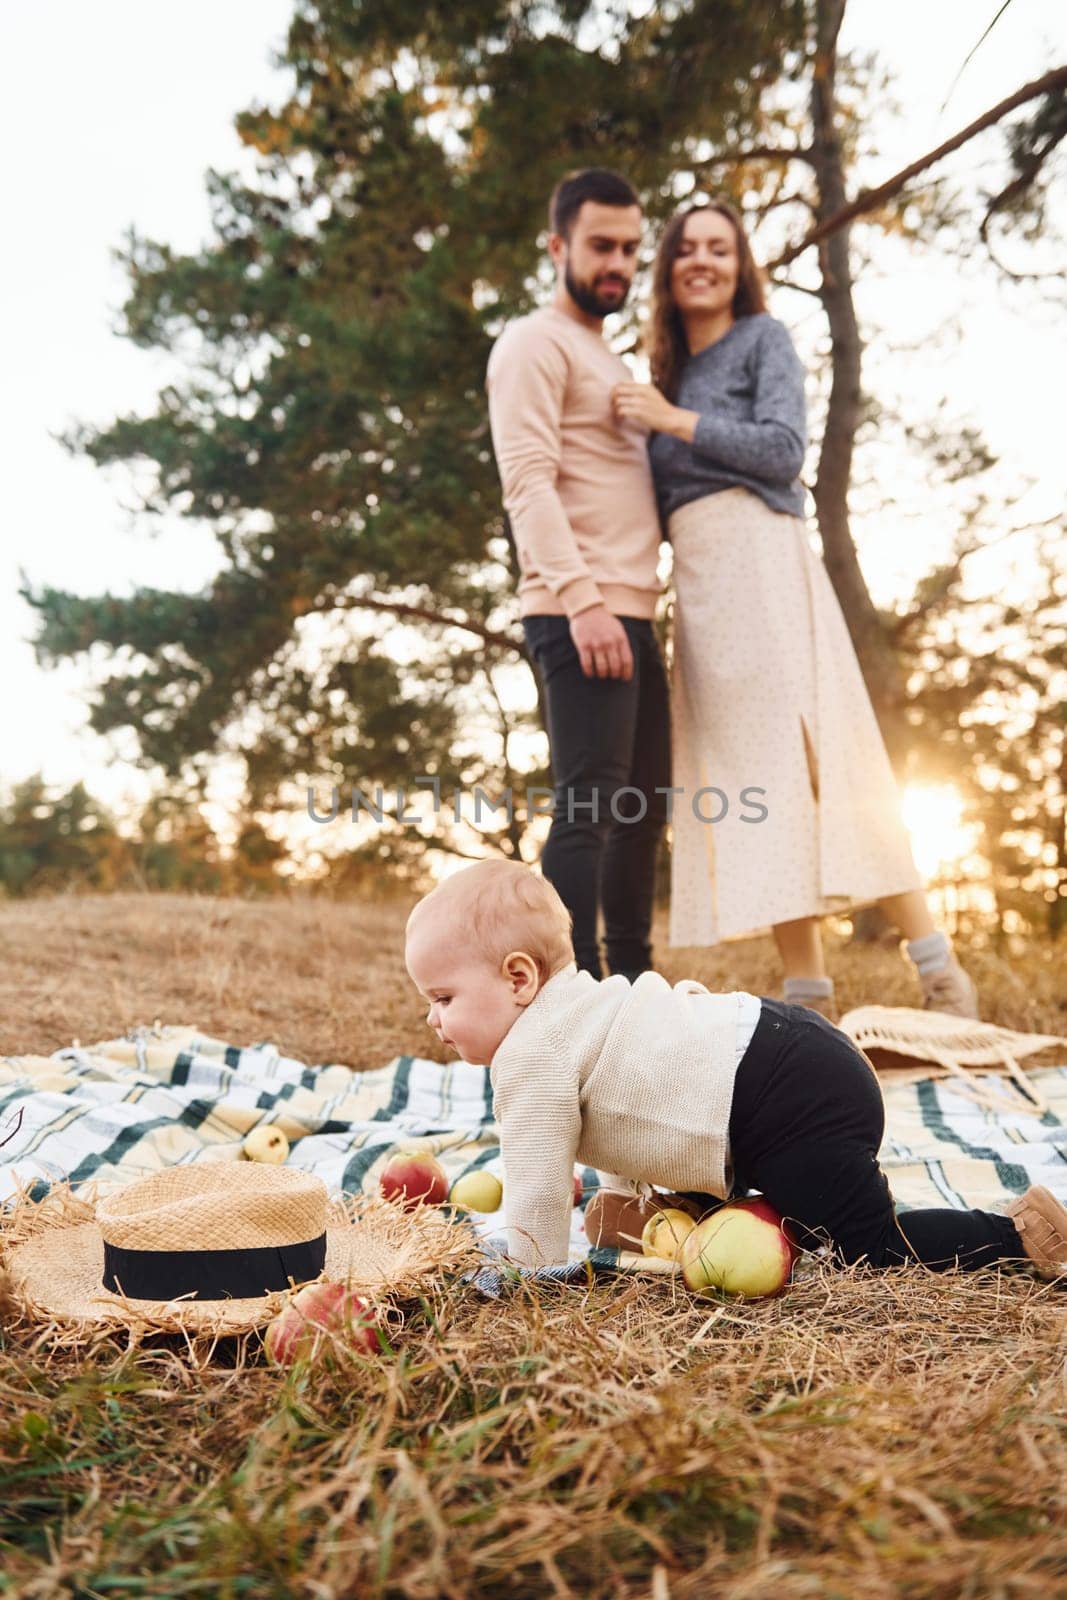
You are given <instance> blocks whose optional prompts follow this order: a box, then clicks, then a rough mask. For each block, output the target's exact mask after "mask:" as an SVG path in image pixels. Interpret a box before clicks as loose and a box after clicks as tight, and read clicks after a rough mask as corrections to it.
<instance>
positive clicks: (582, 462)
mask: <svg viewBox="0 0 1067 1600" xmlns="http://www.w3.org/2000/svg"><path fill="white" fill-rule="evenodd" d="M632 378H633V374H632V373H631V372H630V370H629V368H628V367H627V366H626V364H625V362H623V361H622V359H621V358H620V357H619V356H617V355H614V354H613V353H612V351H611V350H609V348H608V346H607V345H606V344H605V343H604V340H603V339H602V338H601V336H600V334H599V333H596V332H594V330H593V329H591V328H586V327H583V325H582V324H581V323H580V322H576V321H575V320H574V318H573V317H569V316H568V315H567V314H566V312H564V311H558V310H557V309H556V308H555V306H544V307H543V308H542V309H541V310H539V311H534V312H532V313H531V314H530V315H529V316H526V317H520V318H519V319H518V320H517V321H515V322H512V323H510V324H509V325H508V327H507V328H505V330H504V332H503V333H502V334H501V335H500V338H499V339H498V340H497V342H496V344H495V345H494V346H493V350H492V354H491V355H490V357H489V369H488V372H487V375H486V387H487V389H488V392H489V420H490V425H491V427H492V432H493V448H494V450H495V452H496V459H497V466H498V467H499V470H500V480H501V483H502V485H503V489H504V506H505V509H506V510H507V512H508V515H509V516H510V518H511V527H512V532H513V534H514V536H515V544H516V548H517V550H518V557H519V567H520V570H521V574H522V576H521V579H520V582H519V606H520V610H521V613H522V615H523V616H530V615H532V614H534V613H547V614H549V615H552V616H564V615H565V616H568V617H574V616H577V614H578V613H579V612H580V611H588V610H589V609H590V607H591V606H596V605H604V606H606V607H607V609H608V610H609V611H611V612H614V614H615V615H616V616H626V617H651V616H652V615H653V613H654V611H655V608H656V599H657V597H658V595H659V592H660V587H661V585H660V582H659V579H658V578H657V575H656V566H657V561H658V557H659V545H660V525H659V514H658V512H657V509H656V496H655V492H654V490H653V486H652V474H651V471H650V469H649V464H648V451H647V434H646V432H645V430H644V429H643V428H639V427H637V426H635V425H633V424H628V425H625V426H619V425H618V424H617V423H616V422H615V419H614V416H613V415H612V409H611V391H612V389H613V388H614V387H615V385H616V384H617V383H625V382H628V381H632Z"/></svg>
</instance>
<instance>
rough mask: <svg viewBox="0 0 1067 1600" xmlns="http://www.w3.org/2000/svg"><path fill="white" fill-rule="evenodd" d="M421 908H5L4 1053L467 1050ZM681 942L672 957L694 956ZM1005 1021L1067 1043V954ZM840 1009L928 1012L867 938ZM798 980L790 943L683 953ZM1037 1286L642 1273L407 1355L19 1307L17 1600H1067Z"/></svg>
mask: <svg viewBox="0 0 1067 1600" xmlns="http://www.w3.org/2000/svg"><path fill="white" fill-rule="evenodd" d="M405 914H406V907H405V906H403V905H399V904H397V905H391V904H386V905H384V906H378V905H375V906H361V905H354V904H350V903H349V904H343V903H340V904H331V903H328V902H316V901H293V902H290V903H286V902H279V903H242V902H235V901H211V900H194V899H182V898H176V897H157V898H151V897H138V896H125V897H117V898H115V899H94V898H91V897H88V898H62V899H56V900H42V901H36V902H26V903H19V904H10V905H7V906H4V907H3V908H0V995H2V1005H0V1030H2V1039H0V1051H2V1052H3V1053H6V1054H15V1053H29V1052H34V1053H46V1052H48V1051H51V1050H53V1049H56V1048H58V1047H59V1046H61V1045H63V1044H67V1043H69V1042H70V1040H71V1039H72V1038H75V1037H76V1038H80V1039H81V1040H82V1041H83V1042H89V1041H91V1040H95V1039H102V1038H107V1037H113V1036H114V1035H115V1034H117V1033H120V1032H122V1031H123V1030H125V1029H126V1028H127V1027H129V1026H131V1025H133V1024H136V1023H140V1022H152V1021H153V1020H154V1019H155V1018H161V1019H162V1020H163V1021H166V1022H179V1021H181V1022H191V1023H195V1024H196V1025H197V1026H198V1027H199V1028H201V1029H203V1030H204V1031H206V1032H209V1033H213V1034H216V1035H218V1036H221V1037H225V1038H227V1039H229V1040H232V1041H234V1042H239V1043H245V1042H251V1041H252V1040H256V1039H267V1038H269V1039H272V1040H274V1041H275V1042H276V1043H278V1044H279V1045H280V1046H281V1048H282V1049H283V1050H285V1051H286V1052H288V1053H291V1054H295V1055H298V1056H301V1057H303V1058H305V1059H307V1060H309V1061H329V1060H334V1061H346V1062H349V1063H351V1064H353V1065H356V1066H360V1067H370V1066H379V1065H381V1064H383V1063H384V1062H385V1061H386V1060H388V1059H389V1058H390V1057H392V1056H393V1055H395V1054H397V1053H398V1052H399V1051H414V1052H418V1053H422V1054H426V1055H435V1054H436V1055H438V1056H440V1054H441V1052H439V1051H438V1050H437V1049H436V1048H435V1047H436V1041H435V1040H434V1038H433V1036H432V1035H431V1034H429V1033H428V1031H427V1030H426V1029H425V1027H424V1026H423V1021H422V1018H423V1008H422V1006H421V1003H420V1002H419V1000H418V997H417V995H416V994H415V993H414V991H413V990H412V988H411V986H410V984H409V982H408V980H407V978H406V976H405V974H404V970H403V964H402V960H401V945H402V931H403V923H404V917H405ZM662 942H663V941H661V943H662ZM967 964H968V965H969V966H970V968H971V970H972V972H973V973H974V975H975V976H976V978H977V979H978V981H979V985H980V988H981V990H982V995H983V1009H984V1014H985V1015H986V1016H987V1017H988V1018H989V1019H990V1020H995V1021H1000V1022H1003V1023H1005V1024H1007V1025H1009V1026H1014V1027H1019V1028H1030V1029H1041V1030H1044V1031H1050V1032H1067V1005H1065V1003H1064V997H1065V996H1067V953H1065V952H1062V951H1055V950H1041V951H1038V952H1035V953H1034V954H1032V955H1030V956H1028V957H1027V958H1026V960H1025V961H1016V962H1015V963H1014V964H1012V965H1010V966H1009V965H1008V964H1007V963H1006V962H1004V961H1002V960H1000V959H999V958H997V957H996V956H994V955H992V954H989V953H980V952H976V953H973V955H972V956H971V957H970V958H969V959H968V961H967ZM831 967H832V970H833V972H834V975H835V977H836V978H837V983H838V992H839V997H840V999H841V1001H842V1003H843V1005H844V1006H845V1007H848V1006H851V1005H855V1004H860V1003H863V1002H868V1001H879V1002H882V1003H887V1004H894V1003H895V1004H913V1003H915V1002H916V999H917V995H916V991H915V988H914V986H913V981H912V979H911V977H910V975H909V972H908V970H907V968H906V966H905V964H904V963H903V962H902V961H901V959H900V957H899V956H898V955H897V954H896V953H895V952H892V951H887V950H884V949H858V950H850V949H847V948H843V947H839V946H835V947H834V948H833V949H832V950H831ZM662 970H663V971H664V972H665V973H666V975H667V976H669V977H671V978H672V979H674V978H679V977H682V976H691V977H697V978H701V979H703V980H704V981H705V982H708V983H709V985H718V986H741V987H747V988H750V989H753V990H756V991H757V992H773V991H774V989H775V987H776V974H775V963H774V959H773V955H772V952H771V948H770V944H769V941H765V940H753V941H748V942H746V943H744V944H738V945H734V946H730V947H727V949H726V950H725V951H722V952H719V953H717V954H716V955H714V956H709V955H708V954H706V953H701V952H692V953H686V952H680V951H666V950H665V949H664V950H663V956H662ZM1064 1304H1065V1302H1064V1298H1063V1295H1062V1292H1061V1291H1059V1290H1057V1289H1055V1288H1052V1287H1050V1286H1048V1285H1043V1284H1041V1283H1040V1282H1038V1281H1037V1280H1035V1279H1031V1278H1029V1277H1028V1276H1025V1275H1008V1274H1005V1275H1003V1276H997V1275H993V1274H988V1275H975V1276H970V1277H968V1276H962V1275H961V1276H945V1277H935V1276H933V1275H925V1274H922V1273H919V1272H908V1273H897V1274H886V1275H882V1276H877V1275H871V1274H865V1273H863V1272H853V1273H840V1274H834V1273H830V1272H828V1271H825V1270H822V1271H814V1272H810V1273H809V1274H807V1275H804V1276H802V1277H801V1278H800V1280H799V1281H798V1282H797V1283H796V1284H794V1286H793V1287H792V1288H791V1289H790V1290H789V1292H788V1293H787V1294H785V1295H783V1296H782V1297H781V1298H779V1299H777V1300H773V1301H766V1302H755V1303H750V1304H738V1303H733V1304H720V1303H719V1302H718V1301H709V1300H696V1299H694V1298H693V1297H691V1296H689V1295H688V1294H687V1293H686V1292H685V1291H684V1290H678V1289H677V1288H675V1287H673V1286H671V1285H660V1284H648V1283H645V1282H640V1283H638V1282H633V1281H630V1280H620V1281H619V1282H618V1283H615V1282H611V1283H607V1284H604V1283H600V1284H597V1285H594V1286H592V1287H588V1288H570V1289H540V1290H538V1291H536V1292H533V1291H529V1290H525V1289H520V1290H518V1291H516V1293H515V1294H514V1295H513V1296H512V1297H511V1298H509V1299H507V1300H504V1301H495V1302H485V1301H482V1300H481V1299H479V1298H478V1297H476V1296H475V1295H474V1294H473V1293H472V1292H471V1291H470V1290H469V1289H467V1288H465V1287H464V1286H463V1285H462V1284H461V1283H459V1282H458V1281H456V1280H454V1279H441V1280H438V1281H435V1282H434V1283H433V1285H432V1287H431V1288H430V1289H429V1290H428V1291H427V1292H426V1294H425V1297H424V1298H423V1299H421V1300H414V1301H407V1302H404V1303H401V1304H397V1305H395V1306H394V1308H393V1311H392V1313H391V1317H392V1321H391V1327H392V1329H393V1336H392V1342H393V1353H392V1354H391V1355H389V1356H387V1357H386V1358H384V1359H380V1360H375V1361H371V1362H364V1361H361V1360H359V1359H358V1358H357V1357H354V1356H347V1357H346V1356H345V1355H344V1354H343V1353H341V1352H336V1353H333V1354H330V1355H328V1356H327V1357H326V1358H325V1359H324V1360H322V1361H321V1362H319V1363H317V1364H315V1365H314V1366H313V1367H311V1368H308V1369H305V1370H300V1369H296V1370H294V1371H293V1372H291V1373H290V1374H288V1375H286V1376H283V1375H280V1374H278V1373H276V1372H275V1371H273V1370H271V1369H269V1368H267V1367H265V1366H264V1365H263V1363H262V1359H261V1357H260V1356H259V1354H258V1351H257V1349H256V1348H255V1346H254V1345H253V1344H251V1343H250V1344H248V1345H246V1346H243V1347H242V1346H240V1345H236V1344H230V1345H227V1346H225V1347H221V1348H219V1349H217V1350H215V1351H214V1352H210V1351H209V1350H208V1349H206V1348H203V1347H194V1348H193V1349H191V1350H190V1349H186V1348H184V1347H183V1346H181V1345H180V1344H179V1343H178V1342H176V1341H171V1342H166V1341H160V1342H157V1343H156V1344H154V1345H152V1346H150V1347H140V1348H132V1349H127V1348H124V1346H123V1345H122V1343H121V1342H120V1341H119V1342H116V1341H108V1340H102V1341H100V1342H98V1343H97V1344H96V1345H93V1346H90V1347H88V1348H86V1347H82V1348H80V1349H78V1350H66V1351H64V1350H60V1349H54V1348H51V1347H45V1346H44V1344H43V1343H42V1342H41V1340H40V1339H39V1337H38V1335H37V1334H36V1333H35V1331H34V1330H33V1329H32V1328H29V1327H27V1326H25V1325H24V1324H22V1323H20V1322H18V1321H17V1319H16V1318H15V1316H14V1311H13V1308H12V1307H11V1305H10V1302H5V1301H4V1300H3V1293H2V1288H0V1594H3V1595H18V1596H20V1597H22V1596H25V1597H27V1600H31V1597H32V1600H51V1597H52V1596H57V1597H58V1596H78V1597H83V1596H84V1597H89V1596H97V1595H100V1596H109V1597H112V1596H136V1597H140V1600H170V1597H177V1596H179V1595H203V1596H212V1597H214V1596H219V1597H228V1596H264V1597H266V1596H270V1597H275V1596H277V1597H285V1596H301V1597H303V1596H307V1597H309V1600H311V1597H314V1600H320V1597H323V1600H325V1597H331V1600H332V1597H352V1600H362V1597H363V1596H368V1597H379V1596H380V1597H390V1600H392V1597H401V1596H403V1597H410V1600H422V1597H427V1600H428V1597H433V1596H447V1597H450V1600H467V1597H476V1596H483V1595H487V1596H492V1595H501V1596H509V1597H512V1600H526V1597H531V1600H533V1597H538V1600H540V1597H542V1596H573V1597H576V1600H600V1597H603V1600H609V1597H610V1600H638V1597H642V1600H644V1597H647V1600H671V1597H674V1600H682V1597H685V1600H701V1597H704V1596H723V1597H730V1600H777V1597H782V1600H792V1597H794V1596H795V1597H798V1600H799V1597H811V1596H816V1597H823V1596H827V1597H840V1600H853V1597H856V1600H866V1597H875V1596H878V1597H882V1596H885V1597H890V1596H907V1597H913V1596H914V1597H919V1596H923V1597H926V1596H930V1597H933V1596H936V1597H943V1600H957V1597H975V1600H978V1597H987V1596H988V1597H991V1600H992V1597H998V1600H999V1597H1005V1600H1006V1597H1016V1596H1018V1597H1023V1596H1027V1597H1028V1596H1040V1597H1046V1596H1054V1595H1057V1594H1061V1593H1067V1492H1065V1484H1067V1451H1065V1449H1064V1443H1065V1441H1064V1415H1065V1399H1067V1395H1065V1355H1067V1340H1065V1333H1067V1326H1065V1318H1064Z"/></svg>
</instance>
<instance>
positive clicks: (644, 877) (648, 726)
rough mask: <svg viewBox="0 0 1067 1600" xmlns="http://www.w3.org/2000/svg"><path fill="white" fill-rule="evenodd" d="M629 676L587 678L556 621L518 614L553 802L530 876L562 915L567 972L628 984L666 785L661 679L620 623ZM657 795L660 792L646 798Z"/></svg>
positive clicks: (654, 649) (634, 633)
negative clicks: (537, 690)
mask: <svg viewBox="0 0 1067 1600" xmlns="http://www.w3.org/2000/svg"><path fill="white" fill-rule="evenodd" d="M619 621H620V622H621V623H622V625H623V627H624V628H625V629H626V635H627V638H628V639H629V641H630V649H631V651H632V652H633V658H634V672H633V677H632V678H631V679H630V680H629V681H628V682H627V681H624V680H623V679H622V678H587V677H586V675H585V673H584V672H583V671H582V667H581V662H580V660H579V658H578V652H577V650H576V649H575V647H574V643H573V640H572V639H571V630H570V623H569V621H568V619H567V618H566V617H553V616H542V615H538V616H529V617H524V618H523V627H524V629H525V632H526V642H527V646H528V647H529V651H530V655H531V656H532V658H533V661H534V665H535V667H536V669H537V672H538V675H539V677H540V679H541V684H542V687H543V691H544V701H545V710H546V715H547V719H548V730H547V731H548V743H549V752H550V758H551V763H552V777H553V784H554V791H555V792H554V801H553V809H552V826H551V829H550V830H549V835H548V839H547V841H546V844H545V848H544V851H543V852H542V856H541V870H542V871H543V873H544V875H545V877H546V878H547V879H548V880H549V882H550V883H552V884H553V885H554V886H555V888H556V890H557V892H558V893H559V896H560V899H561V900H562V901H563V903H564V905H565V906H566V907H567V909H568V911H569V912H570V913H571V916H572V918H573V919H574V952H575V956H576V958H577V962H578V966H579V968H581V969H582V970H583V971H586V972H591V973H592V974H593V976H594V977H595V978H600V977H602V976H603V968H602V966H601V962H600V947H599V942H598V938H597V911H598V908H599V909H600V911H602V913H603V917H604V942H605V946H606V953H607V961H608V970H609V971H610V972H612V973H616V972H621V973H624V974H625V975H626V976H627V977H634V976H636V975H637V973H639V972H645V971H647V970H648V968H649V967H650V966H651V965H652V945H651V939H650V933H651V924H652V901H653V893H654V889H655V878H656V852H657V849H658V847H659V840H660V836H661V834H662V832H663V825H664V823H665V821H666V820H667V796H666V793H665V791H666V790H667V788H668V786H669V784H670V781H671V749H670V715H669V708H668V697H667V674H666V670H665V668H664V664H663V656H662V654H661V652H660V648H659V641H658V640H657V638H656V635H655V631H654V629H653V627H652V623H651V622H648V621H645V620H644V619H642V618H638V617H620V618H619ZM657 788H659V789H660V790H661V792H660V793H659V794H657V793H656V790H657Z"/></svg>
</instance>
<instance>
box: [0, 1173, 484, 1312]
mask: <svg viewBox="0 0 1067 1600" xmlns="http://www.w3.org/2000/svg"><path fill="white" fill-rule="evenodd" d="M52 1199H54V1197H49V1198H48V1199H46V1200H45V1201H43V1202H41V1204H40V1205H39V1206H37V1207H32V1206H27V1207H24V1208H21V1210H20V1213H18V1214H17V1216H16V1225H15V1229H14V1231H15V1233H16V1235H18V1234H19V1233H22V1234H23V1237H22V1238H21V1240H20V1241H19V1242H17V1243H15V1244H13V1245H10V1246H9V1247H8V1249H7V1251H6V1253H5V1257H4V1266H5V1267H6V1269H7V1273H8V1279H9V1285H10V1288H11V1290H12V1291H13V1293H14V1295H15V1298H16V1299H17V1300H20V1301H21V1302H23V1304H24V1305H25V1308H26V1310H27V1312H28V1313H29V1314H30V1315H31V1316H32V1317H34V1318H35V1319H41V1320H46V1321H53V1322H62V1323H78V1324H84V1325H96V1326H100V1327H105V1326H109V1325H111V1326H119V1325H121V1326H130V1325H132V1324H140V1325H143V1326H145V1327H147V1328H149V1329H151V1330H153V1331H161V1332H162V1331H174V1332H180V1331H190V1332H192V1331H197V1332H200V1331H202V1332H207V1333H213V1334H223V1335H224V1334H231V1333H241V1332H247V1331H248V1330H250V1329H252V1328H256V1327H260V1326H262V1325H263V1324H264V1323H266V1322H269V1321H270V1320H271V1318H272V1317H273V1316H274V1315H275V1314H276V1313H277V1311H278V1310H279V1309H280V1306H281V1304H282V1299H283V1296H284V1293H285V1291H286V1290H287V1289H289V1288H290V1287H292V1286H293V1285H295V1284H301V1283H307V1282H310V1281H311V1280H312V1279H315V1278H318V1277H320V1276H324V1277H326V1278H327V1279H332V1280H337V1281H342V1282H346V1283H349V1284H351V1285H352V1287H354V1288H356V1289H361V1290H367V1291H372V1292H373V1291H374V1290H381V1289H383V1288H390V1289H393V1288H398V1287H400V1286H401V1285H403V1284H404V1283H406V1282H411V1281H412V1280H414V1279H417V1278H418V1277H420V1276H421V1275H422V1274H424V1273H426V1272H427V1271H430V1270H431V1269H432V1268H433V1267H435V1266H437V1265H440V1264H443V1262H444V1261H445V1260H446V1259H447V1258H448V1256H449V1255H450V1254H453V1253H454V1252H455V1243H456V1240H455V1235H456V1230H455V1229H452V1228H449V1227H448V1225H447V1223H446V1222H445V1221H444V1219H442V1217H441V1216H440V1214H439V1213H435V1212H429V1213H428V1214H426V1215H421V1216H420V1215H419V1214H418V1213H413V1214H409V1213H405V1212H403V1211H400V1210H399V1208H398V1207H396V1206H390V1205H388V1204H386V1203H385V1202H374V1201H371V1202H369V1203H367V1204H366V1205H364V1206H362V1207H361V1209H360V1211H359V1214H358V1215H355V1214H353V1212H352V1210H351V1209H350V1208H349V1206H348V1205H346V1204H345V1202H343V1201H341V1202H337V1203H334V1204H333V1205H331V1204H330V1203H329V1201H328V1199H327V1193H326V1185H325V1184H324V1183H323V1182H322V1180H321V1178H316V1177H314V1176H313V1175H312V1174H311V1173H307V1172H299V1171H297V1170H296V1169H294V1168H292V1167H273V1166H267V1165H265V1164H260V1163H253V1162H243V1161H242V1162H234V1163H232V1164H231V1163H224V1164H223V1163H215V1162H210V1163H199V1164H194V1165H190V1166H182V1167H168V1168H165V1169H164V1170H163V1171H162V1172H157V1173H153V1174H152V1175H151V1176H150V1177H147V1178H140V1179H137V1180H136V1181H135V1182H133V1183H130V1184H128V1185H127V1186H126V1187H125V1188H123V1189H120V1190H117V1191H115V1192H114V1193H112V1194H109V1195H108V1196H107V1197H106V1198H104V1199H101V1200H98V1201H97V1202H96V1203H95V1206H94V1205H93V1204H92V1203H87V1202H85V1201H83V1200H81V1199H80V1198H76V1197H74V1196H72V1195H70V1193H69V1191H68V1192H66V1194H64V1195H62V1196H61V1197H60V1199H59V1202H58V1203H56V1204H52V1205H50V1204H49V1201H50V1200H52ZM421 1209H422V1211H423V1212H428V1208H421ZM33 1212H37V1213H38V1215H37V1216H33V1215H32V1213H33ZM27 1213H30V1215H29V1217H28V1223H27Z"/></svg>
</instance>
